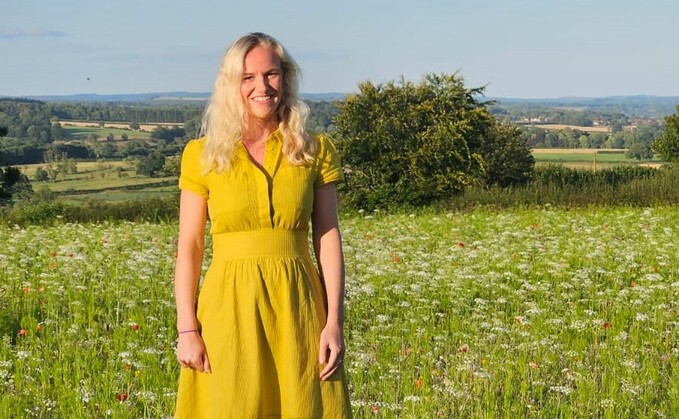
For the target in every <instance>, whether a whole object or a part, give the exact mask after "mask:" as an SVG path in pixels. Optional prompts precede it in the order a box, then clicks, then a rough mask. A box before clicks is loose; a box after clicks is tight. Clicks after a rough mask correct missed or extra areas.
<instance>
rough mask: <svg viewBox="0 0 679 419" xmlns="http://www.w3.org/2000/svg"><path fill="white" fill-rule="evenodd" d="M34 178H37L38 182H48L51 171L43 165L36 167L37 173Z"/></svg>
mask: <svg viewBox="0 0 679 419" xmlns="http://www.w3.org/2000/svg"><path fill="white" fill-rule="evenodd" d="M33 178H34V179H35V181H36V182H46V181H48V180H49V178H50V176H49V172H48V171H47V170H45V169H44V168H43V167H42V166H38V167H37V168H36V169H35V174H34V175H33Z"/></svg>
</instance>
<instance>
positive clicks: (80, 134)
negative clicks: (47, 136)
mask: <svg viewBox="0 0 679 419" xmlns="http://www.w3.org/2000/svg"><path fill="white" fill-rule="evenodd" d="M63 129H64V132H65V134H66V136H67V137H68V138H71V139H85V138H87V137H89V136H90V135H91V134H94V135H96V136H97V137H99V138H106V136H107V135H109V134H113V135H114V136H115V137H116V138H120V137H121V136H122V135H123V134H127V136H128V137H129V139H144V140H145V139H149V138H151V133H149V132H146V131H134V130H130V129H121V128H99V127H72V126H64V127H63Z"/></svg>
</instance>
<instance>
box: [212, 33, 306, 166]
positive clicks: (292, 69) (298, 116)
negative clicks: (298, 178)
mask: <svg viewBox="0 0 679 419" xmlns="http://www.w3.org/2000/svg"><path fill="white" fill-rule="evenodd" d="M257 46H264V47H267V48H271V49H273V50H274V51H275V53H276V55H278V58H279V59H280V62H281V71H282V77H283V89H282V90H283V94H282V97H281V101H280V104H279V105H278V109H277V116H278V121H279V124H278V128H279V130H280V132H281V134H282V137H283V154H284V155H285V156H286V158H287V159H288V161H289V162H290V163H291V164H294V165H302V164H306V163H309V162H311V161H312V160H313V158H314V153H315V151H316V147H317V145H316V141H315V140H314V139H313V137H311V136H310V135H309V134H308V133H307V131H306V128H305V123H306V118H307V116H308V114H309V107H308V106H307V105H306V104H305V103H304V102H302V101H301V100H300V99H299V98H298V94H299V93H298V92H299V82H298V78H299V76H300V68H299V66H298V65H297V63H296V62H295V60H294V59H293V58H292V57H291V56H290V54H289V53H288V52H287V51H286V50H285V48H283V45H281V43H280V42H278V41H277V40H276V39H274V38H273V37H271V36H269V35H266V34H263V33H260V32H254V33H249V34H246V35H244V36H242V37H240V38H238V39H237V40H236V41H234V42H233V44H231V46H230V47H229V49H228V50H227V51H226V53H225V54H224V57H223V58H222V61H221V64H220V66H219V74H218V75H217V80H215V87H214V91H213V92H212V96H211V97H210V99H209V102H208V104H207V106H206V108H205V112H204V114H203V124H202V128H201V135H202V136H206V137H207V138H206V140H205V146H204V148H203V154H202V156H201V163H202V167H203V173H204V174H207V173H208V172H210V171H211V170H214V171H215V172H217V173H219V172H222V171H228V170H230V169H231V163H232V158H233V153H234V151H235V149H236V146H237V145H238V142H240V141H242V137H243V126H244V122H245V117H246V114H245V106H244V103H243V100H242V98H241V94H240V84H241V79H242V76H243V63H244V61H245V56H246V55H247V54H248V53H249V52H250V51H251V50H252V49H254V48H255V47H257Z"/></svg>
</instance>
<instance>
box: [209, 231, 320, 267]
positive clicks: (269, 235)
mask: <svg viewBox="0 0 679 419" xmlns="http://www.w3.org/2000/svg"><path fill="white" fill-rule="evenodd" d="M212 253H213V258H215V257H216V258H219V259H222V260H223V259H243V258H252V257H270V256H273V257H276V256H278V257H280V256H288V257H290V256H293V257H294V256H309V233H308V232H307V231H291V230H254V231H239V232H232V233H217V234H213V235H212Z"/></svg>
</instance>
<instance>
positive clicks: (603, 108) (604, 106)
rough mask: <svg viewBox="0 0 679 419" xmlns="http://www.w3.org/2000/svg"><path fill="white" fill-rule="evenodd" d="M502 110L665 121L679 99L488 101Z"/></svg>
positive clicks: (607, 98)
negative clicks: (559, 111)
mask: <svg viewBox="0 0 679 419" xmlns="http://www.w3.org/2000/svg"><path fill="white" fill-rule="evenodd" d="M484 99H488V100H492V101H495V102H496V103H497V105H498V106H500V107H523V108H564V109H578V108H580V109H583V110H585V109H587V110H595V111H599V112H606V113H621V114H625V115H628V116H642V117H661V116H665V115H670V114H673V113H674V112H675V111H676V106H677V105H679V96H647V95H636V96H608V97H600V98H587V97H560V98H543V99H520V98H491V97H489V98H484Z"/></svg>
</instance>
